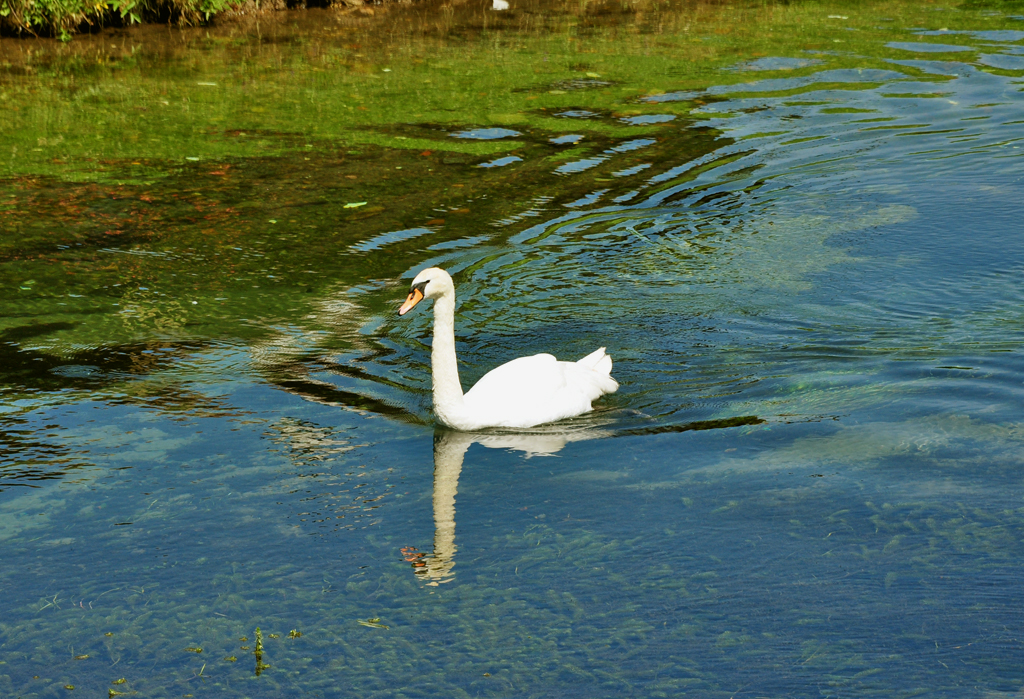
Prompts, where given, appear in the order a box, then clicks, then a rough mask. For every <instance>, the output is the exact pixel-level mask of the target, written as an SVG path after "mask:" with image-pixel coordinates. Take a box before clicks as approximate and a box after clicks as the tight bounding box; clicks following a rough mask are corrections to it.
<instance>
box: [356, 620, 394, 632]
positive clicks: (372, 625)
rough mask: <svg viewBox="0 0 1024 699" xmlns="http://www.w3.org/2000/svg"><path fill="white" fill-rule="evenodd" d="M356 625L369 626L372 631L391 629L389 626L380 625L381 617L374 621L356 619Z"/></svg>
mask: <svg viewBox="0 0 1024 699" xmlns="http://www.w3.org/2000/svg"><path fill="white" fill-rule="evenodd" d="M356 623H357V624H359V625H360V626H369V627H370V628H371V629H390V628H391V627H390V626H388V625H387V624H382V623H380V617H374V618H372V619H356Z"/></svg>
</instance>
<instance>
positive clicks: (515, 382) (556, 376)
mask: <svg viewBox="0 0 1024 699" xmlns="http://www.w3.org/2000/svg"><path fill="white" fill-rule="evenodd" d="M561 363H562V362H559V361H558V360H557V359H555V358H554V356H553V355H550V354H535V355H533V356H532V357H519V358H518V359H513V360H512V361H511V362H507V363H505V364H502V365H501V366H499V367H495V368H493V369H491V370H490V371H488V372H487V373H486V374H484V375H483V377H481V379H480V380H479V381H477V382H476V385H474V386H473V388H471V389H469V392H468V393H466V400H467V401H471V402H473V403H474V404H477V405H482V404H488V405H493V406H497V405H498V404H499V403H501V402H511V403H521V402H523V401H525V400H529V399H531V398H532V399H534V400H538V399H542V398H543V397H544V396H546V395H548V394H550V393H553V392H556V391H558V390H559V389H561V388H563V387H564V386H565V374H564V372H563V371H562V370H561V367H559V364H561Z"/></svg>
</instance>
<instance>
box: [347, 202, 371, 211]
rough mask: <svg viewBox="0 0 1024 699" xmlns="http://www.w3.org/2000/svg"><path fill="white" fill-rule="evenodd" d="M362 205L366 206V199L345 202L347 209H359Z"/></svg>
mask: <svg viewBox="0 0 1024 699" xmlns="http://www.w3.org/2000/svg"><path fill="white" fill-rule="evenodd" d="M360 206H366V202H365V201H350V202H349V203H347V204H345V207H344V208H346V209H358V208H359V207H360Z"/></svg>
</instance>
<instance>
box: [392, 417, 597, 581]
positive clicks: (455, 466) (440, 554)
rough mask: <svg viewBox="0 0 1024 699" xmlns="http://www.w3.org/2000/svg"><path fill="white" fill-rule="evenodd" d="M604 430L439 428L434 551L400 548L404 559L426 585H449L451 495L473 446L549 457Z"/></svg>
mask: <svg viewBox="0 0 1024 699" xmlns="http://www.w3.org/2000/svg"><path fill="white" fill-rule="evenodd" d="M610 434H611V433H610V432H607V431H605V430H597V429H593V428H590V427H585V428H577V429H574V430H573V429H566V428H565V427H564V426H563V427H561V428H560V429H559V428H547V429H543V428H535V431H532V432H528V433H516V434H502V433H493V434H486V433H479V432H454V431H450V430H442V429H439V430H437V431H436V432H435V433H434V548H433V551H432V552H431V553H426V552H423V551H419V550H417V549H416V548H414V547H406V548H404V549H402V553H403V554H404V555H405V560H407V561H409V562H410V563H412V567H413V571H414V572H415V573H416V575H417V576H419V577H420V579H421V580H422V581H423V582H425V583H426V584H427V585H432V586H436V585H440V584H441V583H446V582H450V581H451V580H453V579H454V577H455V574H454V573H453V572H452V569H453V568H454V567H455V552H456V551H457V550H458V547H457V546H456V545H455V495H456V493H457V492H458V489H459V475H460V474H461V473H462V463H463V461H464V460H465V457H466V452H467V451H468V450H469V447H470V446H472V445H473V444H474V443H476V444H482V445H483V446H485V447H488V448H490V449H510V450H513V451H521V452H524V453H525V454H526V458H531V457H534V456H553V455H554V454H556V453H557V452H558V451H560V450H561V449H562V447H564V446H565V445H566V444H568V443H569V442H579V441H583V440H586V439H597V438H599V437H606V436H609V435H610Z"/></svg>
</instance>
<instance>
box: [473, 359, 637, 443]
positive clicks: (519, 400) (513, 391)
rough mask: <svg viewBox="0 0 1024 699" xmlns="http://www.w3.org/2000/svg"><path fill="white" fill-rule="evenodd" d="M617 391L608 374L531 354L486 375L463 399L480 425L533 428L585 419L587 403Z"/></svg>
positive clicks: (572, 363)
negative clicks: (576, 416) (563, 421)
mask: <svg viewBox="0 0 1024 699" xmlns="http://www.w3.org/2000/svg"><path fill="white" fill-rule="evenodd" d="M608 363H609V364H610V360H609V361H608ZM616 388H618V384H617V383H615V380H614V379H612V378H611V377H610V376H608V375H607V374H602V373H600V372H599V371H595V370H593V369H590V368H588V367H585V366H581V365H580V364H577V363H576V362H560V361H558V360H557V359H555V358H554V357H553V356H552V355H550V354H535V355H533V356H532V357H520V358H519V359H514V360H512V361H511V362H508V363H507V364H502V365H501V366H499V367H497V368H495V369H492V370H491V371H489V372H487V373H486V374H485V375H484V376H483V378H481V379H480V381H478V382H477V384H476V385H475V386H473V388H472V389H470V391H469V392H468V393H467V394H466V396H465V405H466V408H467V409H468V410H469V411H470V412H471V413H472V414H473V417H474V419H476V420H480V421H481V423H483V424H488V425H498V426H505V427H532V426H533V425H539V424H542V423H545V422H552V421H554V420H561V419H562V418H565V417H571V416H573V415H580V414H581V413H585V412H587V411H589V410H590V409H591V406H590V403H591V401H593V400H595V399H596V398H598V397H600V396H601V395H602V394H604V393H610V392H611V391H614V390H615V389H616Z"/></svg>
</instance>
